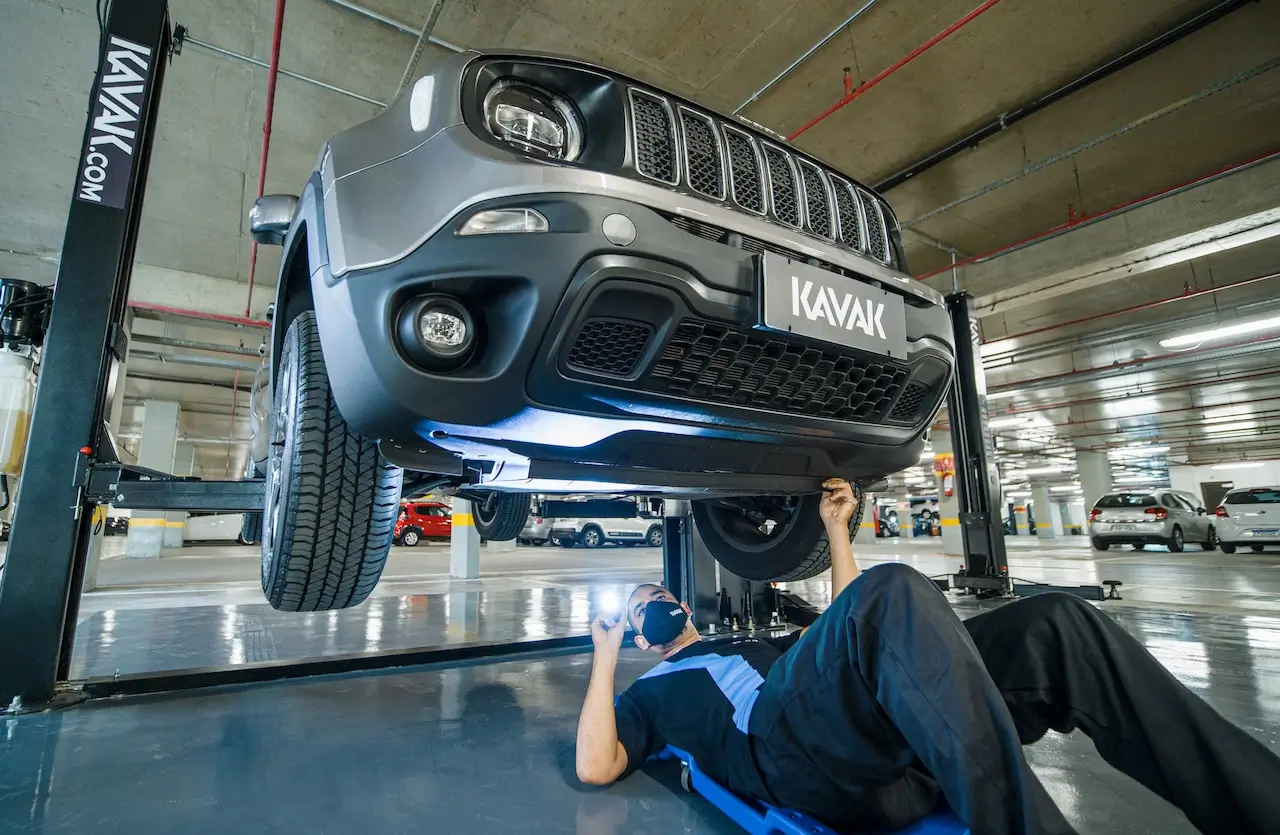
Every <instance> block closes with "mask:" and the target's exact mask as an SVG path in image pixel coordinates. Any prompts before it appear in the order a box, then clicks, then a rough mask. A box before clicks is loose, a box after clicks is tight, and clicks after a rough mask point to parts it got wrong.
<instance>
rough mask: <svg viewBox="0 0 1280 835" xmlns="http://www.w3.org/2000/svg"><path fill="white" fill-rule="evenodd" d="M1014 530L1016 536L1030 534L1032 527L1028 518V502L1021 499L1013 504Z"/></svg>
mask: <svg viewBox="0 0 1280 835" xmlns="http://www.w3.org/2000/svg"><path fill="white" fill-rule="evenodd" d="M1013 532H1014V534H1015V535H1016V536H1030V535H1031V529H1030V527H1029V526H1028V520H1027V504H1026V502H1025V501H1019V502H1018V503H1017V504H1016V505H1014V506H1013Z"/></svg>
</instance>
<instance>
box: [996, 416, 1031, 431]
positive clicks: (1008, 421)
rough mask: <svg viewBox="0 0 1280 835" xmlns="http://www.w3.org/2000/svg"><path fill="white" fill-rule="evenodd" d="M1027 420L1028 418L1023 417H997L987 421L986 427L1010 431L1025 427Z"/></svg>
mask: <svg viewBox="0 0 1280 835" xmlns="http://www.w3.org/2000/svg"><path fill="white" fill-rule="evenodd" d="M1028 420H1030V418H1028V417H1026V416H1024V415H1011V416H1009V417H998V418H994V419H992V420H989V421H987V427H988V428H990V429H1012V428H1013V427H1015V426H1026V425H1027V421H1028Z"/></svg>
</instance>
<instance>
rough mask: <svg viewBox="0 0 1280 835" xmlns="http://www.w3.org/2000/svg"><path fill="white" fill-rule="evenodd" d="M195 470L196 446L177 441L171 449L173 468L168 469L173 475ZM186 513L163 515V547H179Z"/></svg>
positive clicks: (187, 473)
mask: <svg viewBox="0 0 1280 835" xmlns="http://www.w3.org/2000/svg"><path fill="white" fill-rule="evenodd" d="M195 470H196V447H195V444H188V443H178V444H176V445H175V446H174V450H173V469H172V470H170V472H172V473H173V474H174V475H181V476H190V475H195ZM186 522H187V513H186V511H184V510H170V511H167V512H166V513H165V515H164V547H166V548H181V547H182V533H183V528H185V527H186Z"/></svg>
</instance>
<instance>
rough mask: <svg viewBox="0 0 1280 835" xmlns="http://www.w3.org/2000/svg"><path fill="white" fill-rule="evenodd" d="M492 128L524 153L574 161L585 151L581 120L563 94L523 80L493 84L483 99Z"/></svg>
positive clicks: (498, 135) (486, 116) (493, 131)
mask: <svg viewBox="0 0 1280 835" xmlns="http://www.w3.org/2000/svg"><path fill="white" fill-rule="evenodd" d="M484 113H485V121H486V122H487V123H488V126H489V131H490V132H491V133H492V134H493V135H494V136H496V137H497V138H498V139H501V140H502V141H503V142H506V143H507V144H509V145H514V146H515V147H516V148H519V149H520V150H521V151H522V152H524V153H527V154H536V155H538V156H545V157H550V158H552V159H562V160H574V159H577V157H578V154H579V152H580V151H581V150H582V123H581V121H580V120H579V119H578V114H577V111H575V110H574V108H573V105H571V104H569V102H568V101H566V100H565V99H563V98H562V97H560V96H557V95H555V94H553V93H549V92H547V91H546V90H543V89H540V88H538V87H534V86H533V85H532V84H525V83H523V82H520V81H510V80H504V81H499V82H497V83H496V84H494V85H493V87H492V89H490V90H489V93H488V95H486V96H485V98H484Z"/></svg>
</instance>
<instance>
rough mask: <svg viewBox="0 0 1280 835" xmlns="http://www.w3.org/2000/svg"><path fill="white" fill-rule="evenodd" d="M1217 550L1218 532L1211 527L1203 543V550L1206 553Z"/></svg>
mask: <svg viewBox="0 0 1280 835" xmlns="http://www.w3.org/2000/svg"><path fill="white" fill-rule="evenodd" d="M1217 548H1218V532H1217V531H1215V530H1214V529H1213V527H1212V526H1211V527H1210V528H1209V538H1208V539H1206V540H1205V541H1204V549H1205V550H1206V551H1215V550H1217Z"/></svg>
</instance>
